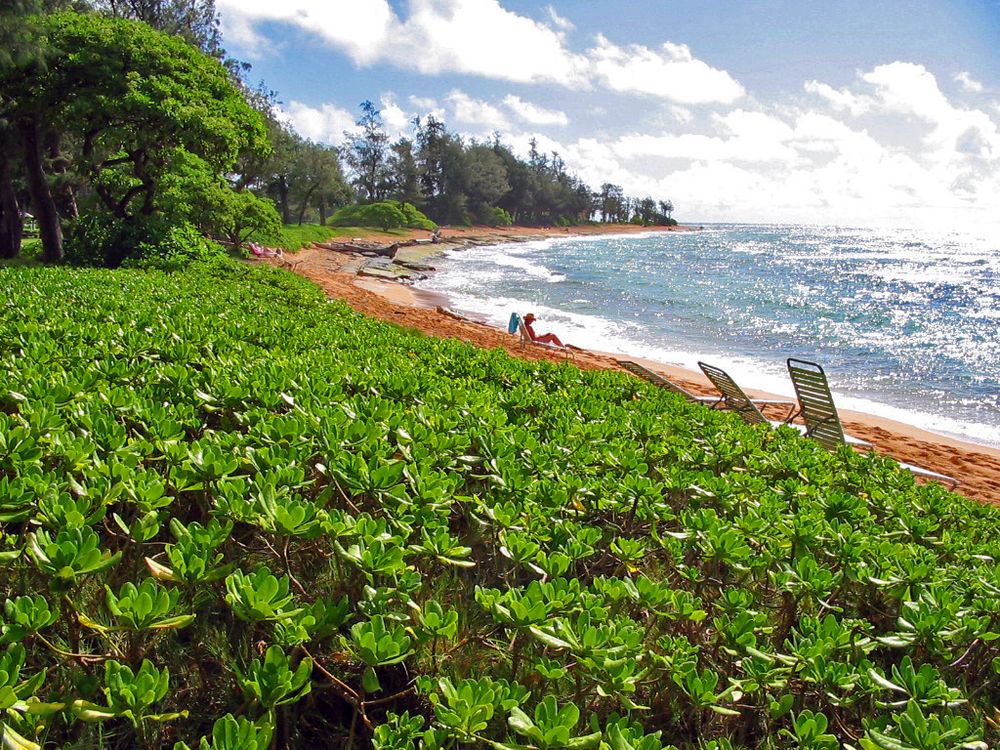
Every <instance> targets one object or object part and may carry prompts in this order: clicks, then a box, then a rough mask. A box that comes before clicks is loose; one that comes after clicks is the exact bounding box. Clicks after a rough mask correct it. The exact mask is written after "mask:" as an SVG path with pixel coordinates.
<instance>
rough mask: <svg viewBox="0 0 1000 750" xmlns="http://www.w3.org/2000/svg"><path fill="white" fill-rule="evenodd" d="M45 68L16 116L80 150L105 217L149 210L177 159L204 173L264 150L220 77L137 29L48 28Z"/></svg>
mask: <svg viewBox="0 0 1000 750" xmlns="http://www.w3.org/2000/svg"><path fill="white" fill-rule="evenodd" d="M44 30H45V34H46V41H47V50H48V53H47V60H46V62H47V65H46V66H45V67H44V68H41V67H36V68H35V70H34V71H33V73H32V74H31V75H27V76H24V77H23V78H22V79H21V86H20V91H21V93H20V96H19V97H18V102H17V108H18V109H19V110H22V111H32V112H35V113H39V114H40V115H41V116H42V118H43V119H44V120H45V121H47V122H48V123H50V124H51V125H54V126H57V127H59V128H60V129H61V130H62V131H63V132H66V133H69V134H72V135H73V136H74V137H76V138H78V139H79V142H80V144H81V147H80V157H81V171H82V172H84V173H85V174H86V175H87V177H88V179H89V181H90V183H91V185H92V187H93V188H94V190H95V191H96V193H97V195H98V196H99V197H100V199H101V201H102V203H103V204H104V206H105V208H106V209H107V210H108V211H110V212H111V213H113V214H114V215H116V216H118V217H120V218H125V217H127V216H129V215H132V214H134V213H137V212H139V213H145V214H149V213H152V212H153V211H154V210H155V206H156V192H157V188H158V185H159V182H160V180H161V179H162V177H163V176H164V174H166V173H167V172H168V171H169V170H170V168H171V164H172V163H173V161H174V159H175V158H176V157H177V155H178V152H179V151H183V152H187V153H190V154H194V155H196V156H198V157H199V158H200V159H201V160H202V161H203V162H204V163H205V164H206V165H207V166H208V167H209V168H210V169H211V170H213V171H215V172H216V173H222V172H224V171H226V170H228V169H230V168H231V167H232V165H233V163H234V162H235V161H236V158H237V156H238V155H239V154H240V153H241V152H242V151H245V150H249V151H258V152H260V151H266V150H267V149H268V145H267V140H266V134H265V130H264V124H263V121H262V119H261V117H260V115H259V114H258V113H257V112H255V111H254V110H253V109H251V108H250V107H249V106H248V105H247V103H246V101H245V100H244V98H243V96H242V95H241V93H240V91H239V90H238V89H237V88H236V87H235V86H234V85H233V84H232V82H231V81H230V79H229V74H228V73H227V71H226V69H225V68H224V67H223V66H222V65H221V64H220V63H219V62H218V61H216V60H213V59H211V58H209V57H207V56H205V55H203V54H201V53H200V52H199V51H198V50H196V49H195V48H194V47H192V46H190V45H189V44H187V43H185V42H184V41H183V40H181V39H179V38H175V37H171V36H169V35H167V34H163V33H160V32H157V31H155V30H153V29H152V28H150V27H149V26H147V25H146V24H143V23H138V22H134V21H125V20H119V19H111V18H104V17H101V16H97V15H92V14H80V13H60V14H56V15H53V16H50V17H48V18H47V19H46V22H45V26H44Z"/></svg>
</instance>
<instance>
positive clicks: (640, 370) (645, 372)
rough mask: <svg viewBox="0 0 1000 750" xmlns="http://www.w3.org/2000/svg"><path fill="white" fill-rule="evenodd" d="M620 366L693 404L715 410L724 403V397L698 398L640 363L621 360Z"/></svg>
mask: <svg viewBox="0 0 1000 750" xmlns="http://www.w3.org/2000/svg"><path fill="white" fill-rule="evenodd" d="M618 364H619V365H621V366H622V367H624V368H625V369H626V370H628V371H629V372H630V373H632V374H633V375H635V376H637V377H640V378H642V379H643V380H648V381H649V382H650V383H652V384H653V385H655V386H657V387H659V388H662V389H663V390H665V391H670V392H671V393H677V394H679V395H681V396H683V397H684V398H686V399H687V400H688V401H690V402H692V403H695V404H705V406H711V407H713V408H714V407H716V406H718V405H719V404H721V403H722V401H723V398H722V396H696V395H695V394H693V393H691V391H689V390H687V389H686V388H682V387H681V386H679V385H677V383H675V382H674V381H672V380H668V379H667V378H665V377H663V376H662V375H660V373H658V372H653V371H652V370H650V369H648V368H646V367H643V366H642V365H640V364H639V363H638V362H630V361H629V360H627V359H620V360H618Z"/></svg>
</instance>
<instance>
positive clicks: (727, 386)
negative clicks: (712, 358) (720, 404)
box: [698, 362, 796, 427]
mask: <svg viewBox="0 0 1000 750" xmlns="http://www.w3.org/2000/svg"><path fill="white" fill-rule="evenodd" d="M698 367H700V368H701V371H702V372H703V373H705V377H706V378H708V379H709V380H710V381H711V383H712V385H714V386H715V387H716V388H717V389H718V391H719V393H721V394H722V400H723V401H724V402H725V405H726V408H727V409H729V411H734V412H736V413H737V414H739V415H740V416H741V417H743V419H744V421H746V422H747V423H749V424H769V425H771V426H772V427H777V426H778V425H782V424H787V423H788V420H789V419H790V418H791V416H792V415H793V414H794V413H795V402H794V401H785V400H772V399H759V398H754V399H752V398H750V397H749V396H748V395H747V394H746V393H745V392H744V391H743V389H742V388H740V387H739V385H737V384H736V381H735V380H733V379H732V378H731V377H730V376H729V373H727V372H726V371H725V370H723V369H722V368H721V367H716V366H715V365H710V364H707V363H705V362H699V363H698ZM765 404H780V405H781V406H787V407H788V416H787V417H785V419H783V420H779V421H775V420H772V419H768V418H767V417H765V416H764V414H763V413H762V412H761V410H760V406H763V405H765ZM789 426H790V427H796V425H789Z"/></svg>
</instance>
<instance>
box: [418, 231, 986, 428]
mask: <svg viewBox="0 0 1000 750" xmlns="http://www.w3.org/2000/svg"><path fill="white" fill-rule="evenodd" d="M435 266H436V267H437V269H438V272H437V273H435V274H433V275H432V276H430V277H429V278H428V279H426V280H424V281H421V282H420V283H419V284H418V286H419V288H422V289H426V290H430V291H435V292H438V293H441V294H444V295H446V296H447V297H448V298H449V299H450V304H451V305H452V306H453V307H454V308H455V309H457V310H460V311H464V312H466V313H468V314H471V315H474V316H476V317H479V318H481V319H485V320H487V321H489V322H491V323H494V324H496V325H498V326H505V325H506V322H507V319H508V317H509V316H510V313H511V312H512V311H515V310H516V311H518V312H521V313H525V312H528V311H533V312H534V313H535V314H536V315H537V316H538V317H539V322H538V323H537V324H536V326H535V327H536V330H538V331H539V332H546V331H553V332H555V333H557V334H558V335H559V336H560V337H561V338H562V339H563V340H564V341H567V342H569V343H573V344H577V345H579V346H582V347H586V348H588V349H597V350H601V351H606V352H613V353H620V354H624V355H633V356H637V357H643V358H647V359H652V360H656V361H659V362H666V363H672V364H679V365H683V366H686V367H692V368H696V363H697V361H698V360H699V359H702V360H705V361H708V362H713V363H716V364H718V365H720V366H722V367H724V368H725V369H727V370H728V371H729V372H730V373H731V374H732V375H733V376H734V377H736V378H737V379H738V380H739V381H742V382H743V383H744V384H745V385H746V386H748V387H757V388H761V389H764V390H768V391H772V392H775V393H781V394H788V395H791V394H792V389H791V384H790V382H789V381H788V378H787V375H786V373H785V359H786V358H787V357H789V356H795V357H799V358H803V359H810V360H814V361H817V362H819V363H821V364H822V365H823V366H824V367H825V368H826V370H827V374H828V376H829V378H830V381H831V383H832V384H833V387H834V392H835V394H836V397H837V402H838V404H839V405H840V406H842V407H843V408H847V409H856V410H860V411H866V412H869V413H873V414H879V415H881V416H885V417H890V418H893V419H897V420H899V421H902V422H907V423H909V424H914V425H917V426H919V427H923V428H925V429H929V430H933V431H935V432H938V433H942V434H946V435H952V436H956V437H961V438H964V439H967V440H972V441H975V442H979V443H984V444H987V445H993V446H1000V333H998V329H1000V241H998V240H997V238H995V237H994V238H990V237H985V236H977V235H976V234H975V233H974V232H966V233H947V232H940V233H933V232H927V231H918V230H899V229H891V230H873V229H843V228H833V227H807V226H777V225H774V226H772V225H712V226H706V227H705V229H704V230H703V231H699V232H662V233H655V234H644V235H639V236H636V235H627V236H626V235H622V236H602V237H566V238H558V239H549V240H544V241H533V242H526V243H519V244H509V245H501V246H496V247H477V248H471V249H468V250H461V251H454V252H450V253H448V254H447V255H446V256H445V257H442V258H438V259H437V260H436V261H435Z"/></svg>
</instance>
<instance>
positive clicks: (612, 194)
mask: <svg viewBox="0 0 1000 750" xmlns="http://www.w3.org/2000/svg"><path fill="white" fill-rule="evenodd" d="M598 210H599V211H600V212H601V221H603V222H609V221H610V222H616V221H628V210H627V208H626V206H625V194H624V193H623V192H622V189H621V187H620V186H619V185H613V184H611V183H610V182H605V183H604V184H603V185H601V193H600V196H599V198H598Z"/></svg>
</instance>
